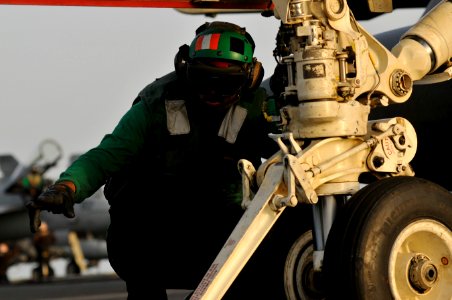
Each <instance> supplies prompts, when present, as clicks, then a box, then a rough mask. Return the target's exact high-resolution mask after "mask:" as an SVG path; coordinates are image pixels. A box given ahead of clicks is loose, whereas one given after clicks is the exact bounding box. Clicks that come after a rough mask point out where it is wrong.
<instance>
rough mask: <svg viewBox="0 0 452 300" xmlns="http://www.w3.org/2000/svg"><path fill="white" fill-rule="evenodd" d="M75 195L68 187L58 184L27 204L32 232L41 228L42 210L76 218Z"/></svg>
mask: <svg viewBox="0 0 452 300" xmlns="http://www.w3.org/2000/svg"><path fill="white" fill-rule="evenodd" d="M74 195H75V192H74V191H73V190H72V189H71V188H70V187H69V186H68V185H66V184H64V183H56V184H54V185H51V186H49V187H48V188H47V189H46V190H45V191H44V192H42V194H41V195H39V197H38V198H36V199H33V200H31V201H30V202H29V203H27V204H26V206H27V209H28V216H29V218H30V230H31V232H33V233H34V232H36V231H37V230H38V228H39V226H41V218H40V214H41V210H47V211H50V212H52V213H54V214H63V215H65V216H66V217H68V218H74V217H75V213H74Z"/></svg>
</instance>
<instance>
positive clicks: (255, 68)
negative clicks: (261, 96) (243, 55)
mask: <svg viewBox="0 0 452 300" xmlns="http://www.w3.org/2000/svg"><path fill="white" fill-rule="evenodd" d="M249 76H250V77H249V84H248V89H250V90H254V89H256V88H258V87H259V85H260V84H261V82H262V79H264V67H263V66H262V63H261V62H260V61H258V60H257V59H256V58H253V64H252V66H251V69H250V74H249Z"/></svg>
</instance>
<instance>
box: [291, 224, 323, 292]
mask: <svg viewBox="0 0 452 300" xmlns="http://www.w3.org/2000/svg"><path fill="white" fill-rule="evenodd" d="M313 253H314V242H313V239H312V230H308V231H306V232H305V233H303V234H302V235H300V237H299V238H298V239H297V240H296V241H295V242H294V243H293V245H292V247H291V248H290V250H289V253H288V254H287V258H286V264H285V267H284V288H285V292H286V297H287V299H288V300H320V299H324V298H325V296H324V293H323V292H322V290H321V287H320V286H319V284H320V282H321V279H320V277H319V276H320V273H319V272H314V265H313V258H312V257H313Z"/></svg>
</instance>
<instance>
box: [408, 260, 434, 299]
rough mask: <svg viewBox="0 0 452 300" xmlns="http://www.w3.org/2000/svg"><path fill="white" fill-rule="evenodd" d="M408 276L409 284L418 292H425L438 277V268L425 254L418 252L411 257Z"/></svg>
mask: <svg viewBox="0 0 452 300" xmlns="http://www.w3.org/2000/svg"><path fill="white" fill-rule="evenodd" d="M408 276H409V279H410V284H411V286H412V287H413V288H414V289H415V290H417V291H418V292H420V293H425V292H427V291H428V290H430V289H431V288H432V287H433V284H434V283H435V281H436V280H437V279H438V270H437V268H436V267H435V265H434V264H433V262H432V261H431V260H430V259H429V258H428V257H427V256H425V255H422V254H418V255H416V256H415V257H413V258H412V259H411V262H410V267H409V270H408Z"/></svg>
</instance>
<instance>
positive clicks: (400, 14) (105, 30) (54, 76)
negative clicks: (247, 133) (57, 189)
mask: <svg viewBox="0 0 452 300" xmlns="http://www.w3.org/2000/svg"><path fill="white" fill-rule="evenodd" d="M421 13H422V11H421V10H419V9H409V10H403V11H402V10H396V11H394V12H393V13H391V14H387V15H384V16H380V17H378V18H376V19H375V20H372V21H366V22H361V24H362V25H363V26H364V27H365V28H366V29H367V30H368V31H369V32H371V33H378V32H383V31H386V30H390V29H393V28H394V27H397V26H401V25H407V24H412V23H414V22H415V21H416V20H417V19H418V18H419V16H420V15H421ZM213 20H218V21H220V20H222V21H228V22H233V23H236V24H239V25H240V26H243V27H246V28H247V30H248V32H249V33H250V34H251V35H252V36H253V38H254V40H255V42H256V52H255V56H256V57H257V58H258V59H259V60H260V61H261V62H262V63H263V66H264V69H265V71H266V72H265V74H266V77H267V76H270V75H271V73H272V71H273V69H274V67H275V62H274V59H273V56H272V51H273V49H274V47H275V36H276V32H277V29H278V26H279V20H277V19H275V18H273V17H271V18H264V17H262V16H260V15H256V14H254V15H251V14H236V15H223V16H219V17H216V18H215V19H212V18H208V17H204V16H193V15H186V14H181V13H179V12H177V11H175V10H173V9H163V8H158V9H151V8H105V7H98V8H94V7H50V6H8V5H6V6H5V5H3V6H2V5H0V153H1V154H6V153H13V154H14V155H15V156H16V157H17V158H18V159H19V160H20V161H22V162H26V161H27V160H28V159H29V158H30V156H31V154H32V152H33V151H34V150H35V148H36V147H37V145H38V144H39V142H40V141H42V140H44V139H47V138H52V139H55V140H56V141H57V142H58V143H60V144H61V146H62V148H63V151H64V154H65V155H64V157H63V159H62V160H61V161H60V162H59V164H58V166H57V168H55V169H54V171H53V172H50V174H51V175H52V176H57V175H58V174H59V172H60V171H62V170H63V168H65V167H66V166H67V163H68V156H69V155H71V154H73V153H81V152H84V151H86V150H88V149H90V148H92V147H94V146H96V145H97V144H98V143H99V142H100V140H101V138H102V137H103V136H104V135H105V134H106V133H109V132H111V131H112V130H113V128H114V126H115V125H116V123H117V122H118V121H119V119H120V118H121V116H122V115H123V114H124V113H125V112H126V111H127V110H128V109H129V107H130V105H131V103H132V101H133V99H134V98H135V96H136V95H137V93H138V92H139V91H140V90H141V89H142V88H143V87H144V86H146V85H147V84H148V83H150V82H152V81H153V80H154V79H155V78H157V77H160V76H163V75H165V74H166V73H167V72H169V71H171V70H172V69H173V59H174V55H175V53H176V51H177V49H178V47H179V46H180V45H182V44H189V43H190V42H191V40H192V39H193V38H194V31H195V29H196V28H197V27H198V26H199V25H200V24H202V23H204V22H211V21H213Z"/></svg>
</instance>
